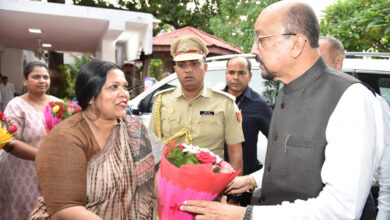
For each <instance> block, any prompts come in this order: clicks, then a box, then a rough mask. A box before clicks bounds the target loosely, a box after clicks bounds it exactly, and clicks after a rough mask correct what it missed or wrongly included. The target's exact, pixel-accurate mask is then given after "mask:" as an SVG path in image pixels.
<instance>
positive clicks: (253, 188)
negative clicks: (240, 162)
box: [246, 175, 257, 193]
mask: <svg viewBox="0 0 390 220" xmlns="http://www.w3.org/2000/svg"><path fill="white" fill-rule="evenodd" d="M246 176H248V177H249V179H250V180H251V183H252V189H248V190H247V192H248V193H253V191H254V190H255V189H256V187H257V184H256V181H255V179H254V178H253V176H251V175H246Z"/></svg>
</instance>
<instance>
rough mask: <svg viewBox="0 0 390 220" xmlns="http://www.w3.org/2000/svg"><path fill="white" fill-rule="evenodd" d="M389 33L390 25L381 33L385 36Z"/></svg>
mask: <svg viewBox="0 0 390 220" xmlns="http://www.w3.org/2000/svg"><path fill="white" fill-rule="evenodd" d="M389 32H390V25H389V26H387V27H386V29H385V31H384V32H383V33H384V34H387V33H389Z"/></svg>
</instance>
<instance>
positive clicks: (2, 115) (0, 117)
mask: <svg viewBox="0 0 390 220" xmlns="http://www.w3.org/2000/svg"><path fill="white" fill-rule="evenodd" d="M3 118H4V113H3V112H0V120H3Z"/></svg>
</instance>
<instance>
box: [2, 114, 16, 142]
mask: <svg viewBox="0 0 390 220" xmlns="http://www.w3.org/2000/svg"><path fill="white" fill-rule="evenodd" d="M17 130H18V127H17V126H16V125H14V124H12V122H11V120H9V119H8V118H7V117H6V116H5V115H4V113H3V112H0V149H1V148H3V147H4V146H5V145H6V144H7V143H8V142H10V141H12V140H13V139H14V136H15V135H16V131H17Z"/></svg>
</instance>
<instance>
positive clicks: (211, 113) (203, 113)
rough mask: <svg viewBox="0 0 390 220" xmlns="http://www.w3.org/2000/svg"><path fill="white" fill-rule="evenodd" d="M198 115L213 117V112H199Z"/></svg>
mask: <svg viewBox="0 0 390 220" xmlns="http://www.w3.org/2000/svg"><path fill="white" fill-rule="evenodd" d="M200 115H214V112H213V111H200Z"/></svg>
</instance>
